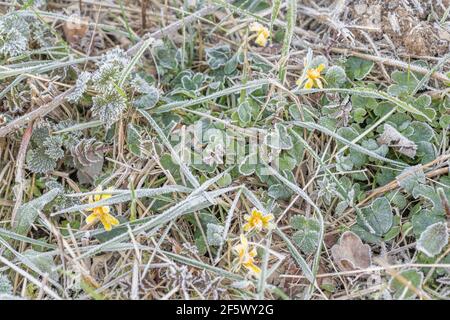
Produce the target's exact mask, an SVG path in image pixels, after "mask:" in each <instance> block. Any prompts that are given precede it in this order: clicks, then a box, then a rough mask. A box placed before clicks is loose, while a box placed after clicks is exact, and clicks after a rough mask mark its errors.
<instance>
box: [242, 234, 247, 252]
mask: <svg viewBox="0 0 450 320" xmlns="http://www.w3.org/2000/svg"><path fill="white" fill-rule="evenodd" d="M241 244H242V247H243V248H244V250H247V247H248V241H247V238H246V237H245V236H244V234H241Z"/></svg>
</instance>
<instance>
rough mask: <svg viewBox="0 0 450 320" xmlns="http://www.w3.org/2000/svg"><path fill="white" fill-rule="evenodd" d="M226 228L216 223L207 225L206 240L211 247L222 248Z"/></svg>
mask: <svg viewBox="0 0 450 320" xmlns="http://www.w3.org/2000/svg"><path fill="white" fill-rule="evenodd" d="M223 230H224V227H223V226H221V225H218V224H214V223H208V224H207V225H206V239H207V241H208V244H209V245H210V246H220V245H221V244H222V243H223V241H224V239H223Z"/></svg>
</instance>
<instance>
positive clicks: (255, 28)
mask: <svg viewBox="0 0 450 320" xmlns="http://www.w3.org/2000/svg"><path fill="white" fill-rule="evenodd" d="M250 31H251V32H256V39H255V43H256V44H257V45H258V46H261V47H265V46H266V45H267V40H268V39H269V36H270V33H269V29H267V28H266V27H264V26H263V25H262V24H261V23H259V22H253V23H252V24H251V25H250Z"/></svg>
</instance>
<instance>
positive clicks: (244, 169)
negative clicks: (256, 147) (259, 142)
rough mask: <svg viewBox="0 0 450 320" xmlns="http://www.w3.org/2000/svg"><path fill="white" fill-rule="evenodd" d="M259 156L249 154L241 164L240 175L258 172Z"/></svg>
mask: <svg viewBox="0 0 450 320" xmlns="http://www.w3.org/2000/svg"><path fill="white" fill-rule="evenodd" d="M257 159H258V158H257V155H256V154H255V153H252V154H249V155H248V156H246V157H245V158H244V160H242V162H241V163H240V164H239V173H241V174H242V175H244V176H249V175H252V174H253V173H254V172H255V170H256V165H257Z"/></svg>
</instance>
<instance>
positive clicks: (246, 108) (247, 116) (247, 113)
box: [237, 101, 252, 123]
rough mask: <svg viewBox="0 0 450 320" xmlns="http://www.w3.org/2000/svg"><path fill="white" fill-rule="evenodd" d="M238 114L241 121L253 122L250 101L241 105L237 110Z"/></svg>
mask: <svg viewBox="0 0 450 320" xmlns="http://www.w3.org/2000/svg"><path fill="white" fill-rule="evenodd" d="M237 114H238V116H239V120H241V121H242V122H243V123H247V122H249V121H250V120H251V117H252V113H251V107H250V104H249V103H248V101H244V102H242V103H241V104H239V106H238V108H237Z"/></svg>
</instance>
